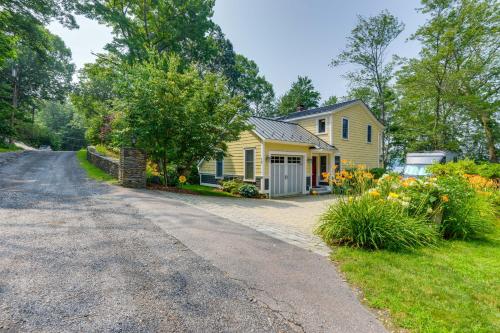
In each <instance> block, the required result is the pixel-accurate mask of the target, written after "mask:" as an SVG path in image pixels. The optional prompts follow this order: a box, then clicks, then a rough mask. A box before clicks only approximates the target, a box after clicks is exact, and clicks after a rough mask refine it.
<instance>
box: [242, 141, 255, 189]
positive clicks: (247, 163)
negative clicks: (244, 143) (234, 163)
mask: <svg viewBox="0 0 500 333" xmlns="http://www.w3.org/2000/svg"><path fill="white" fill-rule="evenodd" d="M243 152H244V156H243V158H244V161H243V163H244V165H243V167H244V175H243V180H246V181H252V182H254V181H255V148H245V149H244V151H243Z"/></svg>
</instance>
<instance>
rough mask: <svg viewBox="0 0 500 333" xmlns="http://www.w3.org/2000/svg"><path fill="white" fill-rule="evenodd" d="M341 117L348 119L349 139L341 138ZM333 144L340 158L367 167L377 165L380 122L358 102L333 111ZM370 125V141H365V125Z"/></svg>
mask: <svg viewBox="0 0 500 333" xmlns="http://www.w3.org/2000/svg"><path fill="white" fill-rule="evenodd" d="M342 118H347V119H348V120H349V139H348V140H344V139H342ZM332 122H333V145H334V146H335V147H336V148H337V149H338V152H337V155H340V157H341V159H342V160H347V161H350V162H352V163H354V164H356V165H357V164H365V165H366V166H367V167H368V168H376V167H378V166H379V156H380V149H379V136H380V133H381V131H382V128H383V127H382V126H381V125H380V123H378V122H377V121H375V119H373V116H372V115H370V114H369V112H368V111H367V110H366V109H365V108H364V107H362V106H361V105H359V104H354V105H352V106H350V107H348V108H346V109H343V110H340V111H338V112H334V113H333V119H332ZM368 125H371V126H372V142H371V143H367V126H368Z"/></svg>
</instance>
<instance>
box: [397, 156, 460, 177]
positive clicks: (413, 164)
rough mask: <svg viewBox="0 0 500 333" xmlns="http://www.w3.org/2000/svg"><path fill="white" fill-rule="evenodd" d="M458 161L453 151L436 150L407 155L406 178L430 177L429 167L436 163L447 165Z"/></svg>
mask: <svg viewBox="0 0 500 333" xmlns="http://www.w3.org/2000/svg"><path fill="white" fill-rule="evenodd" d="M456 160H457V154H456V153H453V152H451V151H445V150H435V151H425V152H418V153H408V154H407V155H406V165H405V168H404V171H403V176H404V177H421V176H427V175H429V172H428V171H427V167H428V166H430V165H432V164H434V163H447V162H453V161H456Z"/></svg>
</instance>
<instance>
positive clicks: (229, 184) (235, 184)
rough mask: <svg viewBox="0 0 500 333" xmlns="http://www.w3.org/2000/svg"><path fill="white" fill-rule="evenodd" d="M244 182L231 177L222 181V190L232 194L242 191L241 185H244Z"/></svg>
mask: <svg viewBox="0 0 500 333" xmlns="http://www.w3.org/2000/svg"><path fill="white" fill-rule="evenodd" d="M242 184H243V183H242V182H241V181H240V180H239V179H237V178H235V179H231V180H226V181H224V182H222V184H221V185H222V190H223V191H224V192H229V193H231V194H236V193H239V191H240V186H241V185H242Z"/></svg>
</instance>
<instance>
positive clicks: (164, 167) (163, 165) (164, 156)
mask: <svg viewBox="0 0 500 333" xmlns="http://www.w3.org/2000/svg"><path fill="white" fill-rule="evenodd" d="M161 164H162V169H163V180H164V181H165V187H168V175H167V153H164V154H163V158H162V161H161Z"/></svg>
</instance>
